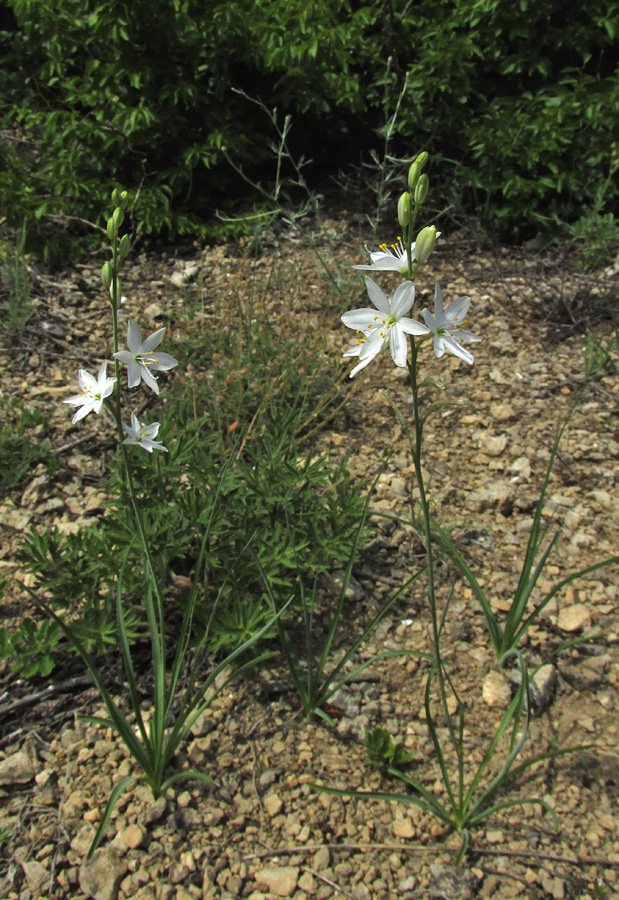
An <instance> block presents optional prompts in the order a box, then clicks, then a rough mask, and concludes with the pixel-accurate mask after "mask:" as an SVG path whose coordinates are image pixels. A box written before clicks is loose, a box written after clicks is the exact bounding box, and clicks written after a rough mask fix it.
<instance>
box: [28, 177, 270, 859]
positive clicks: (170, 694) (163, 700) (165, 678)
mask: <svg viewBox="0 0 619 900" xmlns="http://www.w3.org/2000/svg"><path fill="white" fill-rule="evenodd" d="M112 202H113V204H114V212H113V214H112V216H111V217H110V219H109V220H108V223H107V234H108V237H109V239H110V242H111V259H110V260H108V261H107V262H106V263H104V265H103V268H102V271H101V279H102V281H103V285H104V288H105V292H106V297H107V302H108V306H109V310H110V315H111V319H112V335H113V348H112V353H111V355H112V358H113V360H114V375H113V376H109V375H108V374H107V365H108V363H107V361H106V360H104V361H103V362H102V363H101V364H100V367H99V370H98V374H97V377H96V378H95V377H94V376H93V375H91V374H90V373H89V372H88V371H87V370H85V369H80V370H79V372H78V383H79V388H80V391H79V393H78V394H75V395H73V396H72V397H69V398H68V399H67V400H65V401H64V402H65V403H68V404H69V405H70V406H73V407H77V411H76V413H75V415H74V416H73V422H74V423H78V422H80V421H81V420H82V419H83V418H84V417H85V416H87V415H88V414H89V413H90V412H94V413H96V414H99V413H100V412H101V410H102V409H103V406H104V404H106V403H109V405H110V406H111V411H112V414H113V416H114V420H115V422H116V431H117V434H118V447H119V451H120V453H121V456H122V462H123V472H124V493H123V498H122V499H124V500H125V501H126V502H128V503H129V504H130V506H131V508H132V511H133V516H134V521H135V527H136V534H137V540H138V541H139V543H140V544H141V548H142V558H143V564H144V594H143V598H142V599H143V604H144V610H145V614H146V621H147V627H148V632H149V637H150V644H151V654H152V664H153V684H154V688H153V697H152V709H151V711H150V714H145V712H144V711H143V706H142V699H141V696H140V693H139V691H138V685H137V681H136V675H135V671H134V666H133V661H132V657H131V650H130V644H129V639H128V635H127V630H126V625H125V617H124V614H123V605H122V592H123V573H124V568H125V565H126V557H125V559H120V560H118V566H117V568H118V573H119V574H118V582H117V591H116V618H117V625H118V632H119V639H120V650H121V654H122V657H123V663H124V667H125V674H126V678H127V684H128V687H129V695H130V710H131V714H130V715H129V716H126V715H125V713H124V712H123V711H122V709H121V707H120V706H119V704H118V703H117V702H116V700H114V699H113V698H112V696H111V695H110V693H109V691H108V690H107V688H106V687H105V684H104V679H103V677H102V675H101V672H100V671H99V670H98V668H97V666H96V664H95V662H94V659H93V658H92V656H91V655H90V653H89V652H88V651H87V649H86V648H85V646H84V645H83V643H82V642H81V641H80V639H79V638H78V637H77V635H76V634H75V632H74V631H73V629H72V628H71V626H70V625H68V624H67V623H66V622H64V621H63V620H62V619H60V618H59V617H58V616H57V615H56V613H55V612H54V611H53V610H52V609H51V608H50V607H49V605H48V604H47V603H45V601H41V600H39V599H38V598H37V597H36V596H35V595H34V594H33V593H32V591H30V594H31V596H32V597H33V599H34V600H35V601H36V602H37V603H39V605H40V606H41V607H42V608H43V609H44V610H45V611H46V613H47V614H48V615H49V616H51V617H52V619H54V620H55V621H56V622H57V623H58V625H59V627H60V628H61V629H62V631H63V633H64V634H65V636H66V637H67V639H68V640H69V641H70V642H71V643H72V644H73V645H74V647H75V648H76V650H77V651H78V652H79V653H80V655H81V656H82V658H83V659H84V661H85V663H86V665H87V666H88V669H89V671H90V674H91V676H92V678H93V680H94V682H95V684H96V685H97V688H98V689H99V691H100V693H101V697H102V699H103V701H104V703H105V706H106V708H107V712H108V718H100V717H96V716H90V717H85V718H87V719H88V720H90V721H94V722H97V723H99V724H102V725H105V726H106V727H109V728H112V729H113V730H114V731H115V732H116V733H117V734H118V735H119V737H120V738H121V739H122V740H123V742H124V743H125V746H126V747H127V750H128V752H129V754H130V755H131V756H132V757H133V760H134V763H135V766H136V768H137V769H138V770H139V775H128V776H126V777H124V778H122V779H121V780H120V781H119V782H118V784H116V785H115V786H114V788H113V790H112V792H111V794H110V797H109V800H108V803H107V805H106V808H105V810H104V812H103V815H102V817H101V821H100V823H99V826H98V828H97V831H96V833H95V836H94V839H93V842H92V845H91V847H90V850H89V852H88V857H89V858H90V857H91V856H92V855H93V853H94V852H95V850H96V849H97V847H98V846H99V844H100V843H101V841H102V840H103V837H104V835H105V831H106V828H107V825H108V823H109V820H110V816H111V814H112V811H113V809H114V805H115V804H116V801H117V800H118V798H119V796H120V795H121V793H122V792H123V791H124V790H125V789H126V788H127V787H128V786H129V785H130V784H131V783H132V782H134V781H135V780H136V779H141V780H143V781H144V782H146V784H147V785H148V786H149V787H150V788H151V790H152V792H153V795H154V796H159V795H160V794H161V793H163V792H164V791H165V790H166V789H167V788H168V787H169V786H170V785H172V784H173V783H175V782H176V781H179V780H182V779H198V780H201V781H204V782H210V780H211V779H210V778H209V776H208V775H206V774H205V773H204V772H198V771H195V770H183V771H181V772H176V773H174V774H169V772H168V769H169V766H170V763H171V762H172V760H173V758H174V756H175V754H176V752H177V750H178V747H179V745H180V744H181V743H182V742H183V741H184V739H185V738H186V736H187V734H188V733H189V730H190V728H191V726H192V725H193V723H194V722H195V720H196V719H197V718H198V716H199V715H200V714H201V713H202V712H203V711H204V710H205V709H206V707H207V706H208V705H209V704H210V703H211V702H212V700H213V699H214V697H216V696H217V694H218V693H219V692H220V691H221V690H223V688H224V687H225V685H226V684H227V683H228V681H229V678H226V677H223V678H219V677H218V676H220V674H221V673H222V672H223V671H224V670H225V669H227V668H228V667H229V666H230V664H231V663H232V662H234V660H235V659H236V658H237V657H239V656H240V655H241V654H245V653H246V651H247V650H248V649H249V648H250V647H251V646H252V645H253V644H255V643H256V642H257V641H259V640H260V638H261V637H263V635H264V634H265V633H266V632H267V631H269V629H271V628H272V626H273V623H274V621H276V620H277V615H276V616H274V618H273V619H272V620H271V621H269V622H268V623H267V624H266V625H265V626H264V628H262V629H261V630H260V631H258V632H257V633H256V634H255V635H254V636H253V637H252V638H251V639H250V640H248V641H247V642H246V643H245V644H243V645H242V646H240V647H239V648H238V649H237V650H235V651H234V652H232V653H230V654H229V655H228V656H227V657H226V658H225V659H223V660H222V661H221V662H220V663H219V665H217V666H216V667H215V668H214V669H213V670H212V671H211V673H210V675H209V676H208V677H207V678H206V679H205V680H202V681H201V682H200V680H199V678H198V667H199V665H200V661H201V657H202V651H203V650H204V647H205V645H206V642H207V639H208V636H209V628H208V626H207V627H206V628H205V629H204V632H203V634H202V636H201V638H200V640H199V642H198V644H197V646H196V645H195V644H194V646H193V647H192V661H191V663H189V662H188V656H187V654H188V650H189V646H190V641H191V640H192V639H193V636H192V624H193V619H194V612H195V607H196V602H197V599H198V583H199V582H198V579H199V576H200V573H201V572H202V571H203V569H204V565H205V564H206V549H207V545H208V542H209V534H210V529H211V523H212V521H213V516H214V515H215V513H216V509H217V504H218V499H219V492H220V488H221V485H222V480H223V478H224V475H225V467H224V471H222V473H221V474H220V477H219V481H218V483H217V484H216V485H215V486H214V490H212V491H211V492H210V496H211V497H212V503H211V507H210V510H211V512H210V517H209V518H208V520H207V521H206V524H205V525H204V530H203V533H202V535H199V536H198V546H199V553H198V557H197V561H196V565H195V577H194V580H193V584H192V588H191V592H190V596H189V599H188V601H187V604H186V606H185V610H184V615H183V619H182V622H181V627H180V634H178V636H177V638H176V648H175V650H174V653H173V655H172V663H171V666H168V665H167V664H166V660H167V659H168V657H169V653H168V648H167V647H166V627H165V622H164V606H163V597H162V590H161V587H160V585H159V581H158V578H157V574H156V569H155V565H154V561H153V556H152V553H151V549H150V546H149V542H148V538H147V535H146V530H145V527H144V521H143V518H142V512H141V502H140V497H139V496H138V493H137V491H136V488H135V484H134V478H133V475H132V465H131V455H130V454H131V452H137V453H141V452H142V451H146V452H147V453H149V454H151V455H152V454H153V452H155V451H156V452H167V448H166V447H165V445H164V444H163V443H162V442H161V441H159V440H156V438H158V437H159V429H160V424H159V422H151V423H150V424H147V423H145V422H142V421H140V419H139V418H138V416H137V415H136V413H135V412H132V413H131V418H130V424H127V423H125V422H123V420H122V419H123V408H124V407H123V399H122V394H121V368H122V366H126V368H127V386H128V388H129V390H132V389H134V388H138V387H139V386H140V384H141V383H142V382H144V384H145V385H146V386H147V387H148V388H150V389H151V390H152V391H154V392H155V393H156V394H159V384H158V381H157V376H156V374H155V373H159V372H168V371H170V370H171V369H173V368H174V367H175V366H176V365H177V360H176V359H175V358H174V357H173V356H171V355H170V354H169V353H165V352H163V351H161V350H160V349H159V345H160V343H161V341H162V340H163V336H164V333H165V328H160V329H159V330H158V331H155V332H154V333H153V334H151V335H149V336H148V337H147V338H145V339H144V338H143V336H142V331H141V329H140V327H139V325H138V323H137V322H136V321H135V320H134V319H129V321H128V329H127V349H126V350H123V349H120V348H119V309H120V304H121V300H124V299H125V298H121V291H120V279H119V272H120V267H121V264H122V262H123V261H124V260H125V258H126V257H127V255H128V254H129V252H130V250H131V243H130V239H129V236H128V235H126V234H125V235H124V236H123V237H122V238H120V237H119V231H120V229H121V227H122V224H123V221H124V217H125V210H126V209H127V207H128V205H129V196H128V194H127V192H126V191H119V190H117V189H116V190H114V191H113V193H112ZM130 448H131V449H130ZM133 448H137V449H135V450H134V449H133ZM250 541H251V536H248V544H249V542H250ZM224 587H225V583H224V585H223V586H222V589H221V590H223V589H224ZM221 590H220V592H219V596H220V595H221ZM219 596H218V597H217V599H216V601H215V607H216V606H217V602H218V600H219ZM284 609H286V606H284V607H283V609H282V610H280V612H279V614H278V615H281V613H282V612H283V611H284ZM245 659H247V656H245ZM251 663H252V665H255V664H256V660H255V659H253V660H252V661H251ZM243 668H244V666H243V665H240V666H237V667H236V670H235V674H239V673H240V672H241V671H243ZM216 683H217V686H216ZM182 685H184V687H183V686H182ZM196 685H197V687H196ZM173 710H174V711H173Z"/></svg>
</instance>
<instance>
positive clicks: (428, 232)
mask: <svg viewBox="0 0 619 900" xmlns="http://www.w3.org/2000/svg"><path fill="white" fill-rule="evenodd" d="M435 244H436V227H435V226H434V225H428V226H427V227H426V228H422V229H421V231H420V232H419V234H418V235H417V240H416V241H415V259H416V260H417V262H419V263H424V262H425V261H426V260H427V259H428V257H429V256H430V254H431V253H432V251H433V250H434V245H435Z"/></svg>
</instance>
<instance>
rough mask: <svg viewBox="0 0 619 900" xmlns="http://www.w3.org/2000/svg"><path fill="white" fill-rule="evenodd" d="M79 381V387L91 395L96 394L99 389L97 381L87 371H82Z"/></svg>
mask: <svg viewBox="0 0 619 900" xmlns="http://www.w3.org/2000/svg"><path fill="white" fill-rule="evenodd" d="M77 380H78V383H79V386H80V387H81V389H82V390H83V391H88V392H90V393H95V392H96V391H97V388H98V382H97V379H96V378H95V377H94V376H93V375H91V374H90V372H87V371H86V369H80V370H79V372H78V373H77Z"/></svg>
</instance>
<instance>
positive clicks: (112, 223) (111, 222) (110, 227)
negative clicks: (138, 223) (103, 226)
mask: <svg viewBox="0 0 619 900" xmlns="http://www.w3.org/2000/svg"><path fill="white" fill-rule="evenodd" d="M124 218H125V214H124V212H123V211H122V209H121V207H120V206H118V207H117V208H116V209H115V210H114V212H113V213H112V215H111V216H110V218H109V219H108V220H107V236H108V237H109V239H110V240H111V241H113V240H114V238H115V237H117V235H118V229H119V228H120V226H121V225H122V223H123V221H124Z"/></svg>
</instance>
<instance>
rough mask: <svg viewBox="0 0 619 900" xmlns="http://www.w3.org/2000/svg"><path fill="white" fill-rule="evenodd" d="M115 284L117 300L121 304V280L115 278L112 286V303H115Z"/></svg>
mask: <svg viewBox="0 0 619 900" xmlns="http://www.w3.org/2000/svg"><path fill="white" fill-rule="evenodd" d="M114 284H115V285H116V300H117V302H118V303H120V298H121V296H122V295H121V292H120V278H115V279H114V281H113V282H112V284H111V285H110V301H111V302H112V303H113V302H114Z"/></svg>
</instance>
